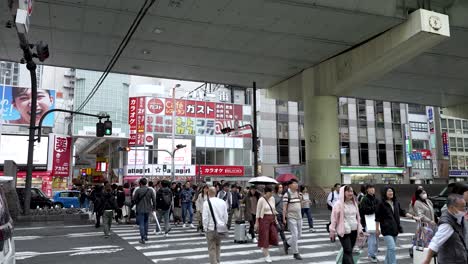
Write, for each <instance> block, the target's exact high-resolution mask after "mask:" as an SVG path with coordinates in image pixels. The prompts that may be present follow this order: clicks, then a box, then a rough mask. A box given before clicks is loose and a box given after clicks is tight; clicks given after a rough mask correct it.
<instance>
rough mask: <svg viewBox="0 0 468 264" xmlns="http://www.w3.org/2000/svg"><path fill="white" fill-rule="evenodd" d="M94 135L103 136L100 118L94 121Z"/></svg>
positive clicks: (102, 125)
mask: <svg viewBox="0 0 468 264" xmlns="http://www.w3.org/2000/svg"><path fill="white" fill-rule="evenodd" d="M96 137H104V124H103V123H101V120H99V122H97V123H96Z"/></svg>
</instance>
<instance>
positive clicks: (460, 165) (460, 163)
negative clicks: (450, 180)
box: [458, 156, 465, 170]
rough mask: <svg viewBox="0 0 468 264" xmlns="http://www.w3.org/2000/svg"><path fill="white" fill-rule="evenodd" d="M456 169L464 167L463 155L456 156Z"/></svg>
mask: <svg viewBox="0 0 468 264" xmlns="http://www.w3.org/2000/svg"><path fill="white" fill-rule="evenodd" d="M458 169H459V170H464V169H465V157H464V156H458Z"/></svg>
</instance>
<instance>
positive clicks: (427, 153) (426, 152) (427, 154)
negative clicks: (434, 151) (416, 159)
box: [418, 149, 432, 159]
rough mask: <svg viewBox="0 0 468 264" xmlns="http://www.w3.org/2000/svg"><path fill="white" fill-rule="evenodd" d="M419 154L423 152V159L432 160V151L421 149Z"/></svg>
mask: <svg viewBox="0 0 468 264" xmlns="http://www.w3.org/2000/svg"><path fill="white" fill-rule="evenodd" d="M418 152H421V155H422V158H423V159H431V156H432V155H431V150H429V149H419V150H418Z"/></svg>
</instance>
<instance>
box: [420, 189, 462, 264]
mask: <svg viewBox="0 0 468 264" xmlns="http://www.w3.org/2000/svg"><path fill="white" fill-rule="evenodd" d="M464 215H465V200H464V199H463V196H462V195H459V194H451V195H449V197H448V199H447V210H446V211H445V212H443V213H442V216H441V217H440V219H439V229H438V230H437V232H436V234H435V235H434V237H433V238H432V241H431V243H430V244H429V251H428V254H427V255H426V259H425V260H424V262H423V264H429V263H430V262H431V260H432V258H433V256H434V253H437V260H438V261H437V262H438V263H443V264H445V263H448V264H467V263H468V254H467V248H466V244H465V237H464V236H465V235H464V232H463V224H462V222H463V216H464Z"/></svg>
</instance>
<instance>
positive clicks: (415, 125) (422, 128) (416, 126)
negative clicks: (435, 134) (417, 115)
mask: <svg viewBox="0 0 468 264" xmlns="http://www.w3.org/2000/svg"><path fill="white" fill-rule="evenodd" d="M410 128H411V131H416V132H427V131H428V125H427V123H424V122H410Z"/></svg>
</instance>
